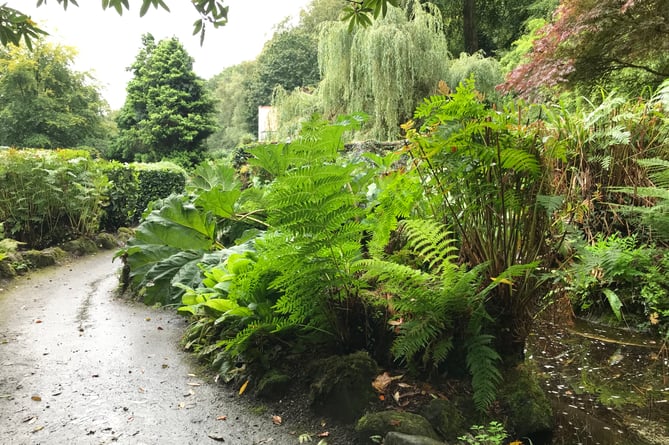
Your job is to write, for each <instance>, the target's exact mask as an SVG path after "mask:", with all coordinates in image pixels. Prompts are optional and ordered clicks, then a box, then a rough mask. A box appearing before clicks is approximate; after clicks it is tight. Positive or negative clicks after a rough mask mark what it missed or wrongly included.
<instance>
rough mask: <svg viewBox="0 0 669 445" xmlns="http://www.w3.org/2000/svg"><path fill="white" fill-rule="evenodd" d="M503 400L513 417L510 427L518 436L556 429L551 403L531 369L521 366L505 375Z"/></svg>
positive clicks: (527, 366)
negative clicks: (554, 427)
mask: <svg viewBox="0 0 669 445" xmlns="http://www.w3.org/2000/svg"><path fill="white" fill-rule="evenodd" d="M499 400H500V401H501V402H502V404H503V406H504V408H505V409H506V411H507V413H508V415H509V420H508V427H509V428H510V429H512V430H513V431H514V432H515V433H516V434H517V435H518V436H521V437H522V436H530V435H532V433H537V432H544V431H550V430H552V429H553V410H552V408H551V404H550V401H549V400H548V397H546V394H545V392H544V391H543V390H542V389H541V387H540V386H539V383H538V381H537V379H536V377H535V375H534V373H533V372H532V370H531V369H530V367H529V365H526V364H521V365H519V366H518V367H516V368H513V369H510V370H508V371H507V372H506V373H505V375H504V385H503V386H502V388H501V390H500V392H499Z"/></svg>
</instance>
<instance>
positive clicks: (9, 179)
mask: <svg viewBox="0 0 669 445" xmlns="http://www.w3.org/2000/svg"><path fill="white" fill-rule="evenodd" d="M107 185H108V184H107V178H106V176H105V175H104V174H102V171H101V169H100V165H99V163H98V162H96V161H94V160H92V159H91V157H90V155H89V153H88V152H86V151H79V150H53V151H49V150H14V149H9V150H4V151H2V152H0V221H3V223H4V230H5V235H6V236H8V237H11V238H14V239H16V240H18V241H21V242H25V243H26V244H27V245H28V246H29V247H33V248H42V247H46V246H49V245H54V244H57V243H61V242H63V241H67V240H69V239H72V238H75V237H78V236H89V235H92V234H94V233H95V232H96V231H97V230H98V226H99V220H100V217H101V215H102V212H103V209H102V205H103V199H104V192H105V190H106V188H107Z"/></svg>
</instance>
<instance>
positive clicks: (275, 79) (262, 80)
mask: <svg viewBox="0 0 669 445" xmlns="http://www.w3.org/2000/svg"><path fill="white" fill-rule="evenodd" d="M317 48H318V43H317V41H316V39H315V38H314V36H313V35H310V34H308V33H307V32H305V31H304V30H303V29H302V28H300V27H294V28H279V29H278V30H277V31H276V32H275V33H274V36H273V37H272V38H271V39H270V40H269V41H268V42H267V43H266V44H265V47H264V48H263V51H262V52H261V53H260V55H259V56H258V58H257V59H256V62H255V70H254V71H253V73H252V74H251V76H250V77H248V78H247V79H245V81H244V89H245V91H247V94H248V96H247V99H246V100H247V102H248V107H249V111H251V115H250V116H249V119H247V124H248V125H249V126H250V127H251V128H253V129H256V128H257V126H258V107H259V106H261V105H270V104H271V102H272V94H273V92H274V90H275V88H277V87H281V88H283V89H284V90H287V91H293V90H294V89H296V88H305V87H313V86H314V85H316V84H317V83H318V81H319V80H320V73H319V72H318V55H317V53H318V50H317ZM254 132H255V131H254Z"/></svg>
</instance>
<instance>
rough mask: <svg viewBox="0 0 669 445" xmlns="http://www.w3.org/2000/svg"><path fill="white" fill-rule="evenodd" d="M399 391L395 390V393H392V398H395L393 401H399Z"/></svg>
mask: <svg viewBox="0 0 669 445" xmlns="http://www.w3.org/2000/svg"><path fill="white" fill-rule="evenodd" d="M400 397H401V396H400V392H399V391H395V394H393V399H395V402H397V403H399V402H400Z"/></svg>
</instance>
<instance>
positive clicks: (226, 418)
mask: <svg viewBox="0 0 669 445" xmlns="http://www.w3.org/2000/svg"><path fill="white" fill-rule="evenodd" d="M216 420H228V416H218V417H217V418H216Z"/></svg>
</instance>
